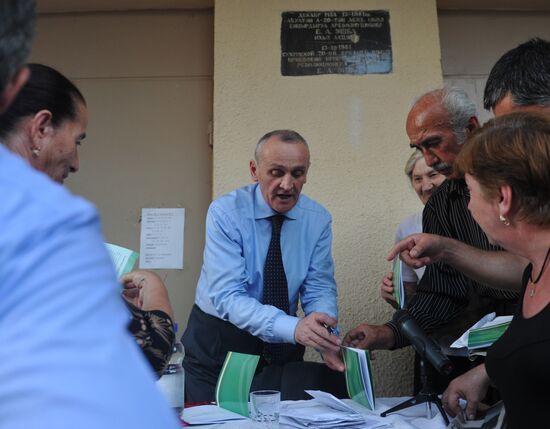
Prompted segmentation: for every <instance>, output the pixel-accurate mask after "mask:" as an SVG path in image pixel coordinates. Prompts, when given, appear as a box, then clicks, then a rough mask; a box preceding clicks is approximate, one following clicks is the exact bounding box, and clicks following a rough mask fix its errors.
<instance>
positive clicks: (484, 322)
mask: <svg viewBox="0 0 550 429" xmlns="http://www.w3.org/2000/svg"><path fill="white" fill-rule="evenodd" d="M512 317H513V316H498V317H496V313H494V312H493V313H489V314H487V315H485V316H483V317H482V318H481V319H479V321H477V322H476V323H474V324H473V325H472V326H470V328H469V329H468V330H467V331H466V332H464V333H463V334H462V335H461V336H460V338H459V339H458V340H456V341H455V342H454V343H452V344H451V348H453V349H459V348H462V347H468V335H469V334H470V331H471V330H472V329H478V328H483V327H487V328H489V327H491V326H493V325H500V324H502V323H506V322H509V321H511V320H512Z"/></svg>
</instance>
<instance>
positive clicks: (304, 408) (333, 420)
mask: <svg viewBox="0 0 550 429" xmlns="http://www.w3.org/2000/svg"><path fill="white" fill-rule="evenodd" d="M306 392H307V393H308V394H309V395H311V396H312V397H313V398H314V399H313V400H311V401H296V402H293V403H283V404H282V406H281V411H280V417H279V422H280V423H281V425H287V426H289V427H292V428H300V429H301V428H308V429H311V428H319V429H324V428H327V429H328V428H349V429H354V428H357V429H359V428H372V429H375V428H384V427H389V426H390V425H391V423H390V422H388V421H387V420H385V419H384V418H383V417H379V416H375V415H372V416H370V415H365V414H362V413H360V412H359V411H358V410H356V409H354V407H353V406H352V405H350V403H349V402H351V401H348V402H344V401H342V400H340V399H338V398H336V397H334V396H333V395H331V394H330V393H326V392H321V391H318V390H306Z"/></svg>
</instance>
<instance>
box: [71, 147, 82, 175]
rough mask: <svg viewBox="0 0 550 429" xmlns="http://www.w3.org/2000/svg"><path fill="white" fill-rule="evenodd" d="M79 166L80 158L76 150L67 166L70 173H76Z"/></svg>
mask: <svg viewBox="0 0 550 429" xmlns="http://www.w3.org/2000/svg"><path fill="white" fill-rule="evenodd" d="M79 167H80V159H79V157H78V151H75V153H74V156H73V159H72V160H71V164H70V166H69V168H70V170H71V173H76V172H77V171H78V168H79Z"/></svg>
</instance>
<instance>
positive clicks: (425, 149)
mask: <svg viewBox="0 0 550 429" xmlns="http://www.w3.org/2000/svg"><path fill="white" fill-rule="evenodd" d="M477 127H478V121H477V118H476V111H475V106H474V104H473V103H472V102H471V101H470V100H469V99H468V96H467V95H466V93H465V92H464V91H462V90H461V89H458V88H443V89H437V90H434V91H430V92H428V93H426V94H424V95H422V96H421V97H420V98H419V99H418V100H417V101H416V103H415V104H414V105H413V107H412V109H411V111H410V112H409V114H408V116H407V122H406V130H407V135H408V136H409V140H410V146H411V147H412V148H416V149H418V150H420V151H422V153H423V155H424V158H425V159H426V164H428V165H429V166H431V167H432V168H433V169H435V170H437V171H439V172H440V173H442V174H444V175H445V176H447V180H446V181H445V182H444V183H443V184H442V185H441V186H440V187H439V188H438V189H437V190H436V191H435V192H434V194H433V195H432V196H431V197H430V199H429V200H428V202H427V204H426V206H425V208H424V212H423V225H422V229H423V231H424V232H429V233H432V234H438V235H441V236H445V237H450V238H454V239H456V240H459V241H462V242H465V243H468V244H469V245H471V246H475V247H477V248H481V249H485V250H498V248H497V247H496V246H493V245H491V244H490V243H489V241H488V239H487V237H486V235H485V234H484V233H483V231H482V230H481V228H480V227H479V225H478V224H477V223H476V222H475V221H474V219H473V218H472V216H471V215H470V212H469V211H468V202H469V193H468V189H467V187H466V183H465V181H464V179H463V178H462V177H457V176H456V174H455V172H454V171H453V168H452V166H453V162H454V160H455V158H456V156H457V154H458V153H459V152H460V150H461V148H462V144H463V143H464V142H465V141H466V138H467V136H468V134H469V133H470V132H472V131H473V130H474V129H476V128H477ZM516 301H517V293H515V292H510V291H499V290H496V289H491V288H489V287H486V286H484V285H482V284H480V283H477V282H475V281H473V280H471V279H469V278H468V277H466V276H465V275H463V274H461V273H460V272H458V271H456V270H454V269H453V268H452V267H450V266H448V265H445V264H443V263H436V264H432V265H430V266H428V267H427V269H426V271H425V273H424V276H423V277H422V280H421V281H420V283H419V284H418V287H417V291H416V295H415V296H414V297H413V298H412V300H411V301H410V303H409V304H408V306H407V310H408V311H409V313H410V314H411V315H412V316H413V317H414V318H415V319H416V321H417V322H418V324H419V326H420V327H421V328H423V329H424V330H425V331H426V332H427V333H430V334H432V336H434V337H435V338H436V339H437V340H439V341H440V342H444V343H446V342H450V339H453V340H454V339H456V338H457V337H458V336H459V335H460V334H461V333H462V332H463V331H464V330H465V329H466V328H468V327H469V326H470V325H472V324H473V323H474V322H475V321H477V320H478V319H479V318H480V317H481V316H483V315H485V314H487V313H489V312H491V311H496V312H498V313H500V314H502V313H509V312H510V311H511V310H512V308H513V305H514V304H515V303H516ZM344 343H345V344H350V345H353V346H356V347H361V348H369V349H395V348H400V347H403V346H405V345H408V342H407V341H406V339H405V338H404V337H403V335H402V333H401V331H400V329H399V327H398V326H397V325H396V324H395V323H394V322H393V321H392V322H388V323H386V324H385V325H381V326H376V325H366V324H362V325H359V326H358V327H356V328H354V329H352V330H351V331H350V332H348V334H347V335H346V338H345V339H344ZM459 365H460V364H459ZM466 369H468V367H465V368H458V371H459V373H460V372H463V371H464V370H466ZM456 375H458V374H457V373H455V374H453V375H452V376H456ZM448 380H450V379H442V380H441V381H440V384H439V385H435V386H434V388H436V389H437V390H439V391H442V390H443V389H444V388H445V387H446V382H448ZM435 384H437V383H435ZM416 387H417V388H418V387H419V386H416Z"/></svg>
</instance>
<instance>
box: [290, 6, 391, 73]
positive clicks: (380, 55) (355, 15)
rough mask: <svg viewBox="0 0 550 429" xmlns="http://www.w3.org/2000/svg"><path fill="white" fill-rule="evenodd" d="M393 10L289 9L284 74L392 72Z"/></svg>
mask: <svg viewBox="0 0 550 429" xmlns="http://www.w3.org/2000/svg"><path fill="white" fill-rule="evenodd" d="M392 61H393V60H392V48H391V37H390V13H389V12H388V11H387V10H351V11H326V12H320V11H311V12H283V13H282V20H281V74H282V75H283V76H311V75H322V74H352V75H364V74H369V73H390V72H391V71H392Z"/></svg>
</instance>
